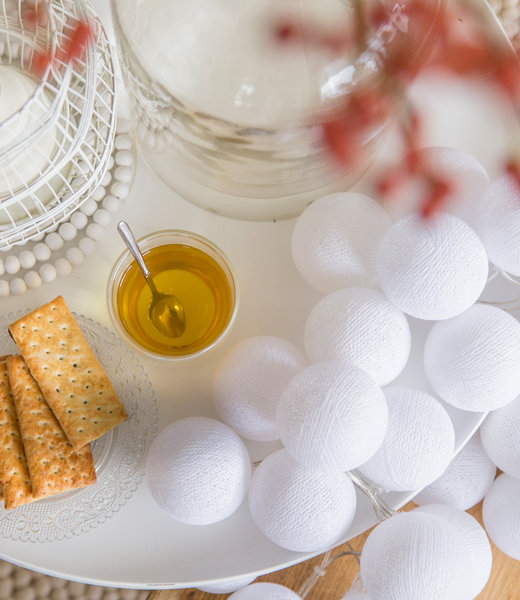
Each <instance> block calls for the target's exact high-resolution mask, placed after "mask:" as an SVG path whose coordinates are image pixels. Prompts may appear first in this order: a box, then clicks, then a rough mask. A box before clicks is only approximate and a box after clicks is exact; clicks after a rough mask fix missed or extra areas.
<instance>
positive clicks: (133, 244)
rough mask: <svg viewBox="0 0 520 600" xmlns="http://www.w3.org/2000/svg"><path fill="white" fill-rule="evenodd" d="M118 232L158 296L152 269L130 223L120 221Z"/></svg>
mask: <svg viewBox="0 0 520 600" xmlns="http://www.w3.org/2000/svg"><path fill="white" fill-rule="evenodd" d="M117 230H118V231H119V235H120V236H121V237H122V238H123V240H124V242H125V244H126V245H127V247H128V249H129V250H130V254H131V255H132V256H133V257H134V258H135V260H136V262H137V264H138V265H139V268H140V269H141V271H142V272H143V275H144V277H145V279H146V281H147V282H148V285H149V286H150V287H151V289H152V293H154V294H157V289H156V288H155V284H154V282H153V279H152V276H151V274H150V269H149V268H148V267H147V266H146V263H145V262H144V258H143V255H142V254H141V250H140V249H139V245H138V243H137V240H136V239H135V237H134V234H133V233H132V230H131V229H130V227H129V226H128V223H126V222H125V221H119V223H118V224H117Z"/></svg>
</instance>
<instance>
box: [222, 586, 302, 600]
mask: <svg viewBox="0 0 520 600" xmlns="http://www.w3.org/2000/svg"><path fill="white" fill-rule="evenodd" d="M228 600H301V598H300V596H298V594H296V593H295V592H293V591H292V590H290V589H289V588H287V587H285V586H284V585H279V584H277V583H267V582H262V583H253V584H252V585H248V586H247V587H245V588H242V589H241V590H238V592H235V593H234V594H231V596H230V597H229V598H228Z"/></svg>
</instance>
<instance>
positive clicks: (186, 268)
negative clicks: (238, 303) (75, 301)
mask: <svg viewBox="0 0 520 600" xmlns="http://www.w3.org/2000/svg"><path fill="white" fill-rule="evenodd" d="M143 256H144V259H145V261H146V264H147V265H148V268H149V269H150V272H151V274H152V277H153V280H154V282H155V285H156V287H157V289H158V291H159V292H161V293H165V294H173V295H175V296H176V297H177V298H178V299H179V301H180V302H181V304H182V305H183V307H184V314H185V318H186V329H185V331H184V333H183V334H182V336H180V337H177V338H170V337H168V336H166V335H164V334H163V333H161V332H160V331H159V330H157V329H156V328H155V326H154V325H153V324H152V322H151V321H150V317H149V314H148V311H149V308H150V303H151V301H152V294H151V292H150V289H149V287H148V285H147V284H146V281H145V279H144V277H143V274H142V273H141V271H140V269H139V267H138V265H137V263H136V262H135V261H133V262H132V263H131V264H130V266H129V267H128V268H127V269H126V271H125V272H124V274H123V276H122V278H121V282H120V284H119V287H118V290H117V300H116V305H117V312H118V314H119V318H120V320H121V323H122V325H123V327H124V328H125V330H126V331H127V333H128V335H129V336H130V337H131V338H132V339H133V340H134V341H135V342H136V343H137V344H139V345H140V346H142V347H143V348H145V349H147V350H150V351H151V352H154V353H157V354H162V355H165V356H176V355H177V356H183V355H188V354H193V353H197V352H199V351H202V350H204V349H205V348H207V347H209V346H211V345H212V344H213V343H214V342H215V341H216V340H217V339H218V338H219V337H220V336H221V335H222V333H223V332H224V330H225V329H226V328H227V326H228V325H229V322H230V320H231V318H232V315H233V311H234V306H235V291H234V289H233V287H232V283H231V282H230V280H229V276H228V274H227V273H226V272H225V271H224V269H223V268H222V266H221V265H219V264H218V262H217V261H216V260H215V259H214V258H213V257H211V256H209V255H208V254H207V253H206V252H204V251H202V250H200V249H199V248H195V247H193V246H190V245H186V244H176V243H174V244H164V245H161V246H157V247H154V248H150V249H148V250H143Z"/></svg>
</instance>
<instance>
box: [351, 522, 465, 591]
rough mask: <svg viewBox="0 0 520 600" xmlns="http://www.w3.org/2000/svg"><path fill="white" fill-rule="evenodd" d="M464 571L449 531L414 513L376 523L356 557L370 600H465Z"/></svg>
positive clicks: (458, 541) (462, 550)
mask: <svg viewBox="0 0 520 600" xmlns="http://www.w3.org/2000/svg"><path fill="white" fill-rule="evenodd" d="M469 568H470V560H469V557H468V553H467V550H466V548H465V547H464V544H463V541H462V540H461V539H460V536H459V535H457V531H456V529H455V527H454V526H453V525H452V524H451V523H449V522H448V521H446V520H445V519H441V518H440V517H437V516H435V515H431V514H426V513H420V512H416V511H412V512H408V513H399V514H397V515H395V516H394V517H391V518H390V519H387V520H386V521H383V522H382V523H380V524H379V525H378V526H377V527H376V528H375V529H374V530H373V531H372V532H371V533H370V535H369V536H368V539H367V541H366V542H365V546H364V548H363V551H362V553H361V579H362V581H363V584H364V586H365V588H366V590H367V592H368V594H369V596H370V598H371V599H372V600H454V599H455V598H456V599H457V600H470V599H471V598H472V596H470V595H469V594H468V591H467V590H466V589H465V587H464V585H465V583H466V581H467V575H466V573H467V572H468V569H469Z"/></svg>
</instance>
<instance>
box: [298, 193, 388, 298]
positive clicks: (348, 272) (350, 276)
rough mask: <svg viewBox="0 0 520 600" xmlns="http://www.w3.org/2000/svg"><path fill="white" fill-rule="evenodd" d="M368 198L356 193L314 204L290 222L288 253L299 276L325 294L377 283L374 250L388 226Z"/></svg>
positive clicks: (385, 215)
mask: <svg viewBox="0 0 520 600" xmlns="http://www.w3.org/2000/svg"><path fill="white" fill-rule="evenodd" d="M391 224H392V223H391V221H390V217H389V216H388V214H387V213H386V211H385V210H384V209H383V208H382V207H381V205H380V204H378V203H377V202H376V201H375V200H372V198H369V197H368V196H365V195H363V194H357V193H354V192H346V193H337V194H330V195H328V196H323V197H322V198H320V199H319V200H316V201H315V202H313V203H312V204H311V205H310V206H308V207H307V208H306V209H305V210H304V211H303V213H302V214H301V215H300V217H299V218H298V220H297V221H296V224H295V226H294V230H293V235H292V242H291V251H292V256H293V259H294V263H295V265H296V268H297V269H298V271H299V272H300V274H301V276H302V277H303V278H304V279H305V280H306V281H307V283H309V285H311V286H312V287H314V288H315V289H317V290H319V291H320V292H324V293H329V292H333V291H335V290H339V289H341V288H345V287H350V286H354V285H356V286H357V285H372V284H374V283H375V281H376V250H377V247H378V245H379V242H380V241H381V239H382V237H383V235H384V233H385V232H386V230H387V229H388V228H389V227H390V225H391Z"/></svg>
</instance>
